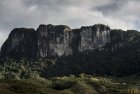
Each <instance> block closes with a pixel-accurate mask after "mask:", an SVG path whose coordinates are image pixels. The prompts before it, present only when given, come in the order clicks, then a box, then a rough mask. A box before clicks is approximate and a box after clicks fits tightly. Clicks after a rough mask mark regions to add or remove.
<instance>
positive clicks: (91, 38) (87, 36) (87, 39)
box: [80, 24, 110, 51]
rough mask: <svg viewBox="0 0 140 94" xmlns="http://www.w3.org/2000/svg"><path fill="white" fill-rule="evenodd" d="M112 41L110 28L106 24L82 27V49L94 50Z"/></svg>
mask: <svg viewBox="0 0 140 94" xmlns="http://www.w3.org/2000/svg"><path fill="white" fill-rule="evenodd" d="M107 42H110V28H109V27H108V26H105V25H100V24H98V25H94V26H89V27H82V28H81V47H80V51H84V50H93V49H95V48H100V47H102V46H104V45H105V44H106V43H107Z"/></svg>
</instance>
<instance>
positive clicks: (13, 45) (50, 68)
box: [0, 24, 140, 78]
mask: <svg viewBox="0 0 140 94" xmlns="http://www.w3.org/2000/svg"><path fill="white" fill-rule="evenodd" d="M139 57H140V32H139V31H136V30H127V31H124V30H121V29H110V28H109V26H106V25H103V24H95V25H93V26H83V27H81V28H79V29H71V28H70V27H69V26H66V25H57V26H55V25H51V24H49V25H43V24H41V25H40V26H39V27H38V28H37V30H34V29H27V28H15V29H14V30H12V31H11V33H10V34H9V37H8V39H7V40H6V41H5V42H4V44H3V45H2V47H1V59H0V62H2V63H0V67H1V69H2V70H1V71H2V73H3V74H2V75H3V76H2V77H4V78H11V77H13V78H15V77H17V78H30V77H32V75H33V76H35V77H36V76H41V77H43V78H49V77H55V76H65V75H70V74H74V75H78V74H80V73H85V74H90V75H101V76H117V77H122V76H123V77H124V76H130V75H134V74H139V73H140V63H139V62H140V58H139ZM5 66H7V67H5ZM9 70H10V73H9ZM11 72H12V73H11ZM35 74H36V75H35Z"/></svg>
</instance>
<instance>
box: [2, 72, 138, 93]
mask: <svg viewBox="0 0 140 94" xmlns="http://www.w3.org/2000/svg"><path fill="white" fill-rule="evenodd" d="M130 87H131V89H133V88H134V86H132V85H128V84H122V82H120V83H119V82H117V81H116V80H114V79H110V78H103V77H93V76H89V75H84V74H82V75H80V76H79V77H75V76H73V75H71V76H69V77H66V76H64V77H55V78H50V79H48V80H46V79H38V80H36V79H28V80H0V94H106V93H107V94H119V93H118V92H120V91H123V90H127V89H130ZM136 88H138V87H135V89H136Z"/></svg>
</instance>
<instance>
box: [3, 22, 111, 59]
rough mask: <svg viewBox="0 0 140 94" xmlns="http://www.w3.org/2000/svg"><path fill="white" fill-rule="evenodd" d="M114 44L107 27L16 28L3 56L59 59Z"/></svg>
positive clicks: (45, 26) (9, 38) (99, 25)
mask: <svg viewBox="0 0 140 94" xmlns="http://www.w3.org/2000/svg"><path fill="white" fill-rule="evenodd" d="M109 42H110V28H109V27H108V26H106V25H102V24H96V25H93V26H87V27H85V26H84V27H81V28H80V29H71V28H70V27H69V26H66V25H57V26H55V25H51V24H49V25H43V24H41V25H40V26H39V27H38V28H37V30H34V29H27V28H15V29H14V30H12V31H11V33H10V34H9V37H8V39H7V40H6V41H5V43H4V44H3V45H2V48H1V53H2V55H3V56H9V57H29V58H32V57H43V58H50V57H58V56H68V55H73V54H77V53H79V52H83V51H87V50H93V49H96V48H101V47H103V46H104V45H105V44H106V43H109Z"/></svg>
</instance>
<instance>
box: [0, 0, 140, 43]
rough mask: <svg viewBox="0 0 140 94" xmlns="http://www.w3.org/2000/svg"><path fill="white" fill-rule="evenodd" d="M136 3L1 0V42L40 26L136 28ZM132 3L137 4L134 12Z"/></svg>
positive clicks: (117, 0) (123, 0) (116, 0)
mask: <svg viewBox="0 0 140 94" xmlns="http://www.w3.org/2000/svg"><path fill="white" fill-rule="evenodd" d="M139 1H140V0H133V2H132V0H1V1H0V37H1V38H3V39H2V41H3V40H4V39H5V38H6V37H5V36H6V35H7V36H8V33H9V32H10V31H11V30H12V29H13V28H15V27H27V28H30V27H32V28H37V27H38V25H39V24H66V25H69V26H70V27H72V28H76V27H80V26H81V25H93V24H97V23H103V24H107V25H110V27H111V28H122V29H127V28H129V29H131V28H138V25H137V24H139V23H140V21H139V20H138V18H139V16H140V14H139V12H138V11H139V7H138V4H139V3H140V2H139ZM133 3H134V4H137V9H136V10H135V8H134V6H136V5H131V4H133ZM132 7H133V8H132ZM134 10H135V11H134ZM114 11H115V12H114ZM130 14H133V15H130ZM124 17H125V18H124ZM2 41H0V45H1V44H2Z"/></svg>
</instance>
